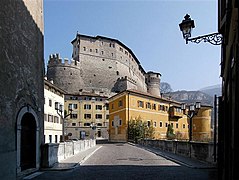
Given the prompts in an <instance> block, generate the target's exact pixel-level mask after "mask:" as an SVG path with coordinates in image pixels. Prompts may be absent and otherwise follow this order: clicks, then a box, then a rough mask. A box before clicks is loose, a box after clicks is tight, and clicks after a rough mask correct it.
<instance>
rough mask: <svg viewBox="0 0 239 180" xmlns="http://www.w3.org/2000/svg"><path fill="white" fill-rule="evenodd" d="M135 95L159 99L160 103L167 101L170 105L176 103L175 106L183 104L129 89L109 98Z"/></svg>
mask: <svg viewBox="0 0 239 180" xmlns="http://www.w3.org/2000/svg"><path fill="white" fill-rule="evenodd" d="M125 92H126V93H127V92H128V93H134V94H138V95H143V96H146V97H150V98H153V99H157V100H160V101H165V102H168V103H175V104H181V102H177V101H174V100H171V99H168V98H163V97H160V96H155V95H152V94H150V93H147V92H142V91H138V90H135V89H128V90H124V91H122V92H120V93H118V94H116V95H114V96H112V97H110V98H109V100H110V99H112V98H114V97H117V96H118V95H120V94H123V93H125Z"/></svg>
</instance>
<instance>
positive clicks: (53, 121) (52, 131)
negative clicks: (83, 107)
mask: <svg viewBox="0 0 239 180" xmlns="http://www.w3.org/2000/svg"><path fill="white" fill-rule="evenodd" d="M44 98H45V103H44V139H45V143H59V142H60V140H61V139H62V119H61V117H60V116H59V114H58V113H57V111H56V110H55V102H58V103H60V104H62V105H63V107H64V91H63V90H61V89H60V88H58V87H56V86H55V85H54V84H53V82H50V81H48V80H46V79H45V80H44ZM63 113H64V112H63Z"/></svg>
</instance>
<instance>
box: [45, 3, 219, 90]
mask: <svg viewBox="0 0 239 180" xmlns="http://www.w3.org/2000/svg"><path fill="white" fill-rule="evenodd" d="M217 10H218V7H217V0H44V25H45V26H44V46H45V47H44V58H45V63H46V64H47V61H48V60H49V55H50V54H55V53H59V54H60V56H61V58H63V59H64V58H68V59H71V54H72V45H71V41H72V40H73V39H74V38H75V37H76V33H77V31H78V33H80V34H84V35H89V36H97V35H100V36H105V37H109V38H114V39H118V40H119V41H121V42H122V43H123V44H125V45H126V46H127V47H129V48H130V49H131V50H132V51H133V52H134V54H135V55H136V57H137V58H138V60H139V61H140V63H141V65H142V67H143V68H144V70H145V71H146V72H147V71H155V72H159V73H161V75H162V76H161V82H167V83H169V84H170V85H171V87H172V89H173V90H174V91H177V90H199V89H201V88H204V87H207V86H212V85H216V84H220V83H221V78H220V56H221V53H220V46H215V45H211V44H209V43H204V42H201V43H200V44H194V43H190V42H189V43H188V44H186V43H185V40H184V39H183V37H182V33H181V31H180V29H179V23H181V21H182V20H183V18H184V16H185V14H187V13H188V14H189V15H190V16H191V18H192V19H193V20H194V22H195V28H194V29H193V31H192V37H196V36H201V35H205V34H210V33H214V32H218V25H217V24H218V20H217V17H218V12H217Z"/></svg>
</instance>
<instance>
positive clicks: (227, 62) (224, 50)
mask: <svg viewBox="0 0 239 180" xmlns="http://www.w3.org/2000/svg"><path fill="white" fill-rule="evenodd" d="M218 7H219V9H218V25H219V27H218V31H219V33H221V34H222V35H223V43H222V46H221V77H222V97H220V99H219V120H218V145H219V146H218V151H219V152H218V167H219V170H218V172H219V175H218V177H219V179H223V180H226V179H239V172H238V170H237V163H238V162H239V154H238V151H239V141H238V137H239V133H238V128H239V121H238V119H239V115H238V111H239V104H238V102H239V94H238V92H239V39H238V36H239V31H238V21H239V20H238V7H239V2H238V0H227V1H225V0H218Z"/></svg>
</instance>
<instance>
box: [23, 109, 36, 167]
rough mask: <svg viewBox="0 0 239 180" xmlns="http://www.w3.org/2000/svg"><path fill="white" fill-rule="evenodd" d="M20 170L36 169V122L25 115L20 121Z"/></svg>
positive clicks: (31, 116) (29, 115) (29, 114)
mask: <svg viewBox="0 0 239 180" xmlns="http://www.w3.org/2000/svg"><path fill="white" fill-rule="evenodd" d="M20 161H21V162H20V166H21V170H22V171H23V170H26V169H30V168H36V121H35V118H34V116H33V115H32V114H31V113H25V114H24V115H23V117H22V121H21V157H20Z"/></svg>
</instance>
